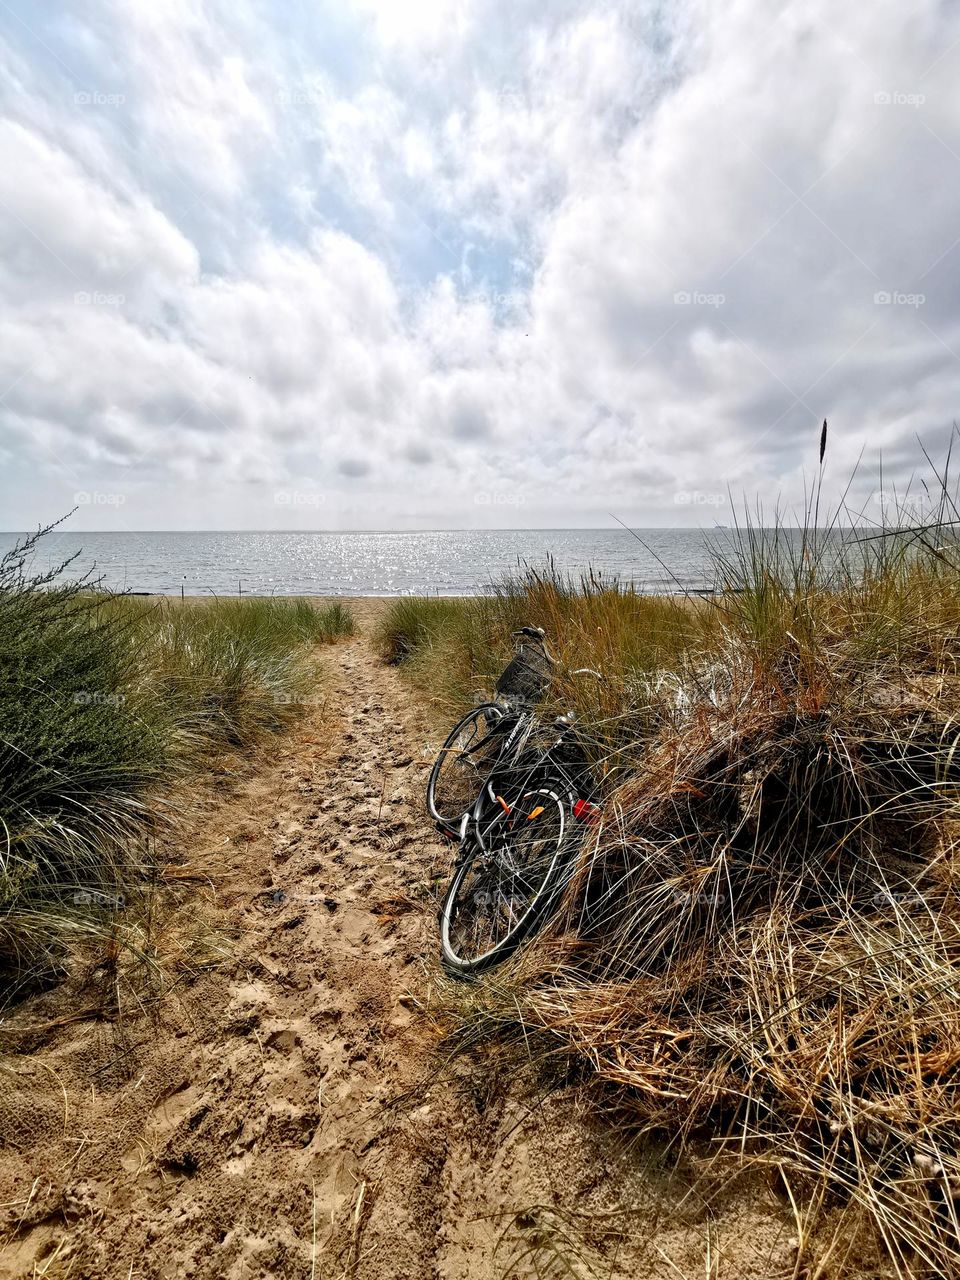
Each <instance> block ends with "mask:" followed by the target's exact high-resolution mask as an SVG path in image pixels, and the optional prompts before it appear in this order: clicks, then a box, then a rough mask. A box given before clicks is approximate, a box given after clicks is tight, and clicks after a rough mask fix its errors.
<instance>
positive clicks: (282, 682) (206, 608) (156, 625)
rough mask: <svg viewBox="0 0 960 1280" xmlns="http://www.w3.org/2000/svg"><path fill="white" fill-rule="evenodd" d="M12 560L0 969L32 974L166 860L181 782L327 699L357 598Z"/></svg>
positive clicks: (0, 624)
mask: <svg viewBox="0 0 960 1280" xmlns="http://www.w3.org/2000/svg"><path fill="white" fill-rule="evenodd" d="M39 536H40V535H35V536H33V537H31V538H28V539H26V540H25V541H24V542H23V543H21V545H20V546H19V547H18V548H17V549H15V550H14V551H12V552H10V553H8V554H7V555H6V556H5V557H4V559H3V560H2V562H0V967H2V969H3V970H4V971H6V973H7V976H8V979H9V980H10V982H11V983H13V984H14V985H15V986H16V988H17V989H20V986H21V984H22V982H23V981H24V980H25V975H26V977H29V974H30V972H31V971H33V970H36V969H37V968H38V967H41V968H42V967H43V966H44V965H49V964H50V963H51V962H53V961H55V960H56V958H57V957H58V956H59V955H60V954H61V953H62V950H63V944H64V942H65V940H67V939H69V938H70V937H75V936H80V935H83V934H84V933H85V932H90V931H96V930H97V929H100V928H103V927H104V926H105V924H107V923H108V922H109V917H110V916H111V914H112V913H113V912H115V911H116V910H119V909H122V908H123V906H124V904H125V903H126V901H127V900H128V899H129V897H130V895H131V893H135V892H136V890H137V888H138V886H142V884H143V883H144V881H145V878H147V877H148V876H149V873H150V863H151V857H150V855H149V852H148V842H149V838H150V837H151V836H152V835H154V834H156V832H157V830H158V828H159V826H160V825H161V824H162V822H163V820H164V815H165V803H164V795H165V793H166V791H167V790H168V789H169V788H170V786H171V785H173V784H175V783H178V782H180V781H183V780H184V779H188V778H190V777H192V776H194V775H197V774H198V773H200V772H201V771H204V770H210V769H213V770H223V769H224V768H228V767H229V761H230V755H231V753H236V752H239V751H245V750H250V749H252V748H254V747H256V746H257V744H258V743H260V742H263V741H265V740H266V739H267V738H268V737H269V736H270V735H271V734H274V733H276V732H278V731H281V730H282V729H284V728H285V727H286V726H287V725H288V724H290V723H291V722H292V721H293V720H295V719H296V718H297V717H298V716H299V715H301V714H302V712H303V710H304V707H305V706H306V705H308V704H310V703H314V702H317V701H319V700H321V697H322V694H321V689H320V675H319V671H318V668H317V665H316V663H315V661H314V659H313V656H312V651H313V649H314V647H315V645H317V644H318V643H327V642H331V641H332V640H334V639H335V638H337V637H338V636H341V635H344V634H347V633H349V631H350V629H351V628H352V619H351V616H350V614H349V613H348V611H347V610H345V609H344V608H343V607H342V606H340V605H339V604H334V605H331V606H327V607H326V608H314V607H313V606H312V605H311V604H310V603H309V602H308V601H305V600H279V599H247V600H232V599H230V600H213V601H189V602H185V603H182V604H181V602H180V601H168V600H154V599H143V598H138V597H129V596H120V597H118V596H112V595H107V594H105V593H102V592H100V591H98V590H96V584H92V583H89V582H73V583H71V582H68V581H66V579H65V576H64V570H65V569H66V568H67V566H66V565H63V566H60V567H59V568H58V569H55V570H53V571H52V572H50V573H47V574H42V575H39V576H38V575H34V574H31V572H30V568H29V565H30V560H31V556H32V552H33V550H34V548H35V546H36V542H37V538H38V537H39Z"/></svg>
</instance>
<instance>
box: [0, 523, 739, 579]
mask: <svg viewBox="0 0 960 1280" xmlns="http://www.w3.org/2000/svg"><path fill="white" fill-rule="evenodd" d="M18 536H20V535H17V534H14V533H4V534H0V554H3V553H4V552H5V551H8V550H9V549H10V548H11V547H13V546H14V545H15V543H16V541H17V538H18ZM718 538H719V539H720V540H722V539H723V530H722V529H714V530H703V529H636V530H627V529H625V528H621V527H619V526H617V527H614V528H610V529H489V530H486V529H485V530H480V529H469V530H451V529H446V530H437V531H434V532H423V531H417V532H413V533H383V532H369V533H362V532H361V533H343V532H320V533H303V532H296V533H293V532H222V533H212V532H202V533H187V532H178V533H172V532H157V533H118V532H109V533H75V532H69V531H66V530H61V529H54V530H53V531H52V532H50V533H48V534H46V535H44V537H43V538H41V539H40V541H39V543H38V544H37V548H36V550H35V552H34V555H33V560H32V563H31V568H32V569H33V570H37V569H42V570H45V569H48V568H54V567H56V566H57V565H59V564H61V563H62V562H63V561H65V560H67V559H70V558H72V561H71V563H70V565H69V566H68V568H67V569H66V571H65V572H66V576H67V577H71V578H76V577H79V576H81V575H82V574H88V575H90V576H91V577H92V578H95V579H99V580H100V581H101V583H102V585H103V586H104V587H106V588H109V589H111V590H118V591H132V592H146V593H150V594H163V595H179V594H181V592H182V593H183V594H184V595H191V596H192V595H204V596H207V595H238V594H242V595H255V596H265V595H343V596H400V595H439V596H460V595H479V594H483V593H485V592H487V591H489V590H490V589H491V587H492V586H493V585H494V584H496V583H497V582H500V581H502V580H503V579H504V577H505V576H507V575H509V574H516V573H517V572H518V571H522V570H523V569H525V568H528V567H529V568H537V569H543V568H546V567H547V566H548V565H551V564H552V565H553V566H554V568H555V569H556V571H557V572H559V573H560V574H563V575H569V576H571V577H573V578H577V577H579V576H580V575H581V574H585V573H587V572H589V571H591V570H592V572H593V573H594V574H595V575H597V576H600V577H602V578H603V579H604V580H605V581H612V580H614V579H617V580H619V581H621V582H624V583H632V584H633V585H634V587H635V588H636V589H637V590H638V591H641V592H645V593H657V594H659V593H668V592H669V593H680V592H690V591H694V592H696V591H705V590H708V589H709V588H710V586H711V583H712V581H713V578H712V574H711V571H710V554H709V548H710V546H711V545H712V544H716V542H717V540H718Z"/></svg>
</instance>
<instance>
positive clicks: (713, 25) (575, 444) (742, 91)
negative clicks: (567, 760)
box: [0, 0, 960, 528]
mask: <svg viewBox="0 0 960 1280" xmlns="http://www.w3.org/2000/svg"><path fill="white" fill-rule="evenodd" d="M400 12H401V10H400V9H398V8H397V7H396V6H394V5H392V4H386V3H380V0H364V2H361V0H357V2H356V3H355V4H354V5H353V6H352V7H351V6H346V7H345V6H334V5H333V4H332V3H322V4H320V5H318V6H317V7H316V8H315V9H314V10H312V11H311V14H310V15H309V16H308V15H306V14H300V13H296V14H294V13H293V12H292V11H291V12H290V13H289V14H288V13H286V12H281V11H277V13H276V15H275V17H274V18H273V20H272V21H271V22H270V23H269V24H268V23H267V22H266V21H265V18H264V14H263V11H262V9H260V8H259V7H257V6H254V5H253V4H252V3H250V2H247V0H239V2H238V3H236V4H232V5H230V6H227V5H226V4H225V3H211V4H210V5H209V6H204V7H203V8H202V9H197V8H196V6H190V5H187V4H186V2H185V0H160V2H159V3H157V4H155V5H151V6H150V7H149V9H143V8H142V7H140V8H138V7H137V6H129V5H120V4H119V3H118V2H116V0H91V4H90V5H88V6H87V8H86V9H85V11H84V14H83V16H82V17H79V16H77V15H76V13H75V12H72V11H71V10H69V9H68V8H67V6H65V5H61V4H59V3H53V4H51V5H50V6H45V7H44V9H43V10H42V11H39V12H37V13H36V14H31V16H30V24H31V27H32V32H31V31H28V30H27V29H26V28H24V27H22V26H20V25H18V24H17V23H16V22H12V21H11V22H10V23H9V24H8V26H7V29H6V33H5V36H4V38H3V39H2V40H0V67H2V69H3V71H4V73H5V76H4V81H3V83H4V84H5V88H4V89H3V90H2V91H0V104H2V109H3V115H2V118H0V160H2V162H3V163H2V164H0V250H2V252H0V264H2V265H0V449H2V450H3V456H4V457H5V458H7V459H10V460H12V463H11V465H9V466H7V467H6V469H5V474H6V475H7V476H8V477H10V478H9V480H7V481H4V480H3V479H2V478H0V497H2V498H3V500H4V503H5V507H6V510H7V512H8V514H7V524H8V527H9V526H10V525H14V524H21V525H33V524H35V523H36V522H37V521H38V520H43V519H46V518H49V517H50V516H54V515H58V514H60V512H61V511H62V510H63V509H64V508H65V505H67V498H68V496H69V495H70V494H71V493H73V492H75V491H76V490H78V489H84V490H89V491H93V490H94V489H108V490H109V491H111V492H116V491H123V492H125V493H126V494H128V496H129V500H128V501H126V502H125V503H124V505H123V508H122V516H123V519H125V520H128V521H130V522H131V523H132V524H135V525H138V526H139V527H143V528H151V527H157V526H158V525H163V524H174V525H176V526H179V527H188V528H189V527H200V526H202V525H204V524H207V523H212V524H213V525H215V526H219V527H229V526H230V525H236V526H238V527H240V526H244V525H250V526H252V527H266V526H270V525H273V524H277V523H283V522H289V523H291V524H296V522H297V521H298V520H301V521H303V520H306V521H311V520H312V521H313V522H314V523H315V522H316V514H317V513H316V511H313V510H309V509H308V510H303V509H301V508H298V506H297V504H294V503H290V504H287V505H285V506H283V505H281V506H279V507H278V505H277V504H276V502H275V501H274V492H275V490H276V488H277V487H280V488H283V489H284V491H286V490H287V489H290V490H293V489H294V488H295V487H296V486H297V485H298V484H305V483H306V481H305V479H304V478H305V477H306V478H308V479H309V482H310V485H312V486H313V487H314V489H315V490H317V491H319V490H322V491H323V492H324V494H325V505H324V508H323V518H324V520H325V521H330V522H332V523H336V522H338V521H340V522H343V523H349V524H352V525H354V526H356V527H367V528H369V527H371V526H377V525H381V526H382V525H390V524H393V523H396V522H398V521H403V522H407V523H411V522H412V523H415V524H418V525H421V526H422V525H424V524H428V525H429V524H431V523H432V524H435V525H451V526H454V527H462V526H463V525H464V524H467V523H471V522H474V521H478V520H484V521H485V520H489V521H491V522H497V521H499V522H501V523H509V522H510V520H511V518H515V516H516V512H515V510H510V511H506V512H505V511H503V510H502V509H499V508H497V507H496V506H494V505H493V504H490V505H489V506H487V507H484V506H482V505H478V504H477V503H476V502H474V495H475V493H476V492H498V491H500V489H502V485H503V477H504V476H509V477H510V486H511V492H512V493H513V494H514V495H515V496H516V498H517V504H516V505H517V507H519V506H520V505H521V503H522V510H523V515H524V519H525V520H529V521H531V522H533V523H542V524H546V525H553V526H556V525H563V524H583V523H587V524H589V523H598V522H601V523H606V522H607V521H608V515H607V513H608V512H610V511H615V512H616V513H617V514H618V515H621V516H622V517H623V518H624V519H627V520H629V521H632V522H634V523H640V524H642V523H673V524H683V523H689V522H691V521H692V520H697V519H701V518H702V519H704V520H705V521H706V522H707V523H710V522H711V521H712V519H713V518H714V517H715V511H713V510H706V511H702V510H698V509H696V508H695V507H694V506H693V504H689V503H687V504H685V503H684V502H683V501H681V502H678V501H677V499H676V495H677V494H678V493H680V494H690V493H698V492H701V493H712V492H716V491H717V490H718V489H720V490H723V491H726V489H727V487H728V486H729V487H730V488H731V489H732V490H733V491H734V492H739V491H740V490H741V489H742V490H745V491H746V492H749V493H753V492H758V491H759V492H761V493H762V494H764V495H765V496H768V497H773V496H775V495H776V494H777V493H780V492H782V493H783V495H784V497H785V500H786V501H787V502H788V503H789V502H792V501H796V500H798V499H799V498H800V496H801V495H802V492H803V483H804V472H805V471H806V472H809V471H810V470H811V468H814V467H815V465H816V441H817V436H818V430H819V423H820V421H821V419H822V418H823V417H824V416H827V417H829V418H830V421H831V425H832V427H833V430H832V432H831V438H830V452H829V455H828V461H829V463H830V467H831V468H832V470H831V473H830V474H831V477H832V478H833V477H835V480H836V484H837V486H838V487H839V484H840V482H841V474H842V472H843V471H844V469H845V468H850V467H852V466H853V465H854V464H855V463H856V460H857V457H858V456H859V454H860V452H861V449H863V448H864V447H866V449H867V450H868V458H870V457H871V456H875V455H876V452H877V451H878V450H879V449H881V448H882V449H883V451H884V456H885V468H886V469H887V473H888V474H889V475H891V478H893V477H895V476H899V477H901V478H903V479H905V478H906V477H907V476H908V475H909V473H910V471H911V470H912V469H913V467H914V466H915V465H916V463H917V461H918V457H919V454H918V450H917V448H916V446H915V444H914V443H913V442H914V441H915V436H916V435H917V434H918V433H919V434H920V435H921V436H923V437H924V438H925V439H930V440H932V441H938V440H942V439H943V436H944V432H945V431H947V430H949V428H950V424H951V423H952V422H953V420H954V419H955V418H956V417H957V416H958V403H960V315H958V309H957V303H956V299H957V297H958V296H960V288H958V286H960V240H958V238H957V229H956V201H955V199H954V198H953V195H952V192H953V190H954V189H955V183H954V182H953V180H952V177H951V175H953V171H954V168H955V167H957V168H960V129H958V127H957V123H956V122H957V120H958V119H960V110H958V109H960V75H958V74H957V72H958V69H960V68H958V63H960V15H958V14H956V13H953V12H951V11H950V10H947V9H944V8H943V7H942V6H939V5H938V4H937V3H936V2H935V0H923V3H921V5H920V7H919V9H915V10H914V11H913V12H912V13H909V14H908V13H905V12H902V11H901V9H900V7H899V6H897V5H896V4H895V3H894V0H879V7H877V6H875V7H874V9H873V10H872V11H871V14H870V15H868V16H864V15H862V14H861V13H860V12H859V11H858V10H843V11H838V10H836V8H835V7H834V6H831V5H828V4H827V3H826V0H809V2H804V3H801V2H800V0H792V2H790V3H784V4H782V5H781V6H780V7H779V9H778V10H777V11H776V12H773V11H771V10H770V9H769V7H768V6H765V5H763V4H761V3H760V0H740V2H739V3H737V4H735V5H733V6H730V5H729V4H725V5H724V4H720V2H719V0H685V2H684V3H680V4H677V5H675V6H672V7H671V8H670V9H669V10H664V8H663V6H659V5H654V4H653V3H650V4H640V5H636V6H622V5H614V4H607V3H599V2H588V0H582V2H581V0H558V3H557V4H556V5H554V6H551V7H550V9H549V10H546V11H545V10H544V9H543V7H542V6H534V5H533V3H532V2H529V3H528V0H516V2H515V3H513V4H511V5H510V6H508V5H507V4H506V0H420V2H419V3H417V4H415V5H413V6H412V7H411V6H404V7H403V20H402V21H401V20H400V17H399V16H398V15H399V14H400ZM869 469H870V468H869V465H868V466H867V468H866V472H865V476H864V490H865V491H866V490H867V489H870V488H875V487H876V486H875V482H874V481H873V479H872V478H870V477H869V476H868V475H867V474H866V473H867V472H869ZM25 471H26V472H29V474H30V476H31V480H32V483H31V486H30V488H29V490H25V489H24V486H23V484H22V482H21V479H20V477H21V475H22V474H23V473H24V472H25ZM843 478H844V479H845V476H843ZM832 482H833V479H831V483H832ZM284 487H286V488H284ZM411 501H412V502H413V503H414V504H415V508H416V509H415V511H414V512H413V513H411ZM96 514H97V513H96V512H93V513H91V514H90V515H89V518H90V519H93V520H95V518H96Z"/></svg>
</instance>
